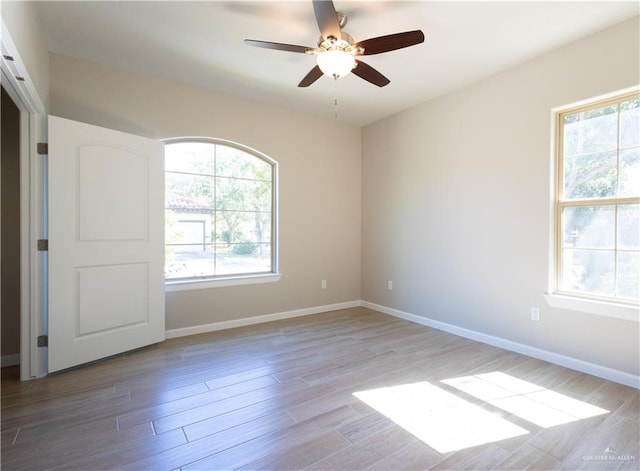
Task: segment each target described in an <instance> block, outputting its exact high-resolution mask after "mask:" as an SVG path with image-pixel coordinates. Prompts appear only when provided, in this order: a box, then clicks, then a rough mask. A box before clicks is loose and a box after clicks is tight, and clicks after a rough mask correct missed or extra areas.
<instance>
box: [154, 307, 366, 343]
mask: <svg viewBox="0 0 640 471" xmlns="http://www.w3.org/2000/svg"><path fill="white" fill-rule="evenodd" d="M359 306H362V302H361V301H349V302H345V303H339V304H328V305H325V306H316V307H309V308H304V309H296V310H294V311H286V312H277V313H274V314H265V315H262V316H253V317H245V318H243V319H235V320H232V321H222V322H213V323H211V324H204V325H196V326H193V327H183V328H180V329H171V330H167V331H166V332H165V337H166V338H168V339H172V338H176V337H184V336H186V335H194V334H204V333H207V332H214V331H217V330H225V329H233V328H235V327H244V326H247V325H253V324H262V323H264V322H271V321H279V320H282V319H291V318H293V317H302V316H309V315H312V314H320V313H322V312H329V311H337V310H340V309H349V308H352V307H359Z"/></svg>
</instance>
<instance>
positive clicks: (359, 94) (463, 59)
mask: <svg viewBox="0 0 640 471" xmlns="http://www.w3.org/2000/svg"><path fill="white" fill-rule="evenodd" d="M334 4H335V6H336V9H337V10H338V11H342V12H344V13H346V14H347V15H348V17H349V23H348V24H347V26H346V27H345V28H344V29H345V31H346V32H348V33H350V34H351V35H352V36H353V38H354V39H355V40H356V41H361V40H363V39H368V38H371V37H376V36H382V35H386V34H391V33H396V32H401V31H408V30H414V29H422V31H423V32H424V33H425V36H426V40H425V42H424V44H420V45H417V46H413V47H410V48H406V49H402V50H398V51H393V52H389V53H385V54H380V55H375V56H367V57H363V58H362V59H363V60H364V61H365V62H367V63H368V64H369V65H371V66H373V67H375V68H376V69H378V70H379V71H380V72H382V73H383V74H384V75H386V76H387V77H388V78H389V79H390V80H391V83H390V84H389V85H387V86H386V87H384V88H378V87H376V86H374V85H371V84H370V83H368V82H365V81H363V80H362V79H360V78H358V77H356V76H354V75H353V74H350V75H349V76H347V77H344V78H342V79H340V80H338V81H337V83H334V81H333V80H332V79H330V78H327V77H322V78H321V79H320V80H318V81H317V82H316V83H314V84H313V85H312V86H311V87H309V88H298V87H297V84H298V82H299V81H300V80H301V79H302V77H304V76H305V74H306V73H307V72H308V71H309V70H310V69H311V68H312V67H313V66H314V65H315V59H314V57H311V56H307V55H305V54H295V53H289V52H282V51H274V50H267V49H261V48H253V47H248V46H246V45H244V44H243V39H245V38H249V39H259V40H266V41H274V42H283V43H288V44H298V45H302V46H315V45H316V43H317V41H318V37H319V32H318V27H317V25H316V21H315V18H314V15H313V7H312V4H311V1H310V0H304V1H303V0H297V1H257V2H256V1H253V2H248V1H228V2H221V1H213V2H203V1H196V2H187V1H173V2H168V1H162V2H148V1H133V2H116V1H106V2H99V1H72V2H67V1H63V2H57V1H46V2H39V3H38V10H39V13H40V16H41V19H42V23H43V28H44V32H45V37H46V39H47V43H48V47H49V49H50V51H51V52H54V53H57V54H63V55H67V56H71V57H76V58H80V59H86V60H91V61H94V62H98V63H101V64H104V65H108V66H112V67H117V68H121V69H127V70H131V71H137V72H142V73H145V74H151V75H155V76H159V77H164V78H167V79H172V80H178V81H182V82H186V83H189V84H193V85H197V86H202V87H206V88H209V89H212V90H215V91H219V92H224V93H229V94H234V95H240V96H243V97H245V98H249V99H252V100H258V101H263V102H267V103H272V104H277V105H281V106H284V107H288V108H294V109H297V110H302V111H306V112H310V113H314V114H318V115H321V116H326V117H327V118H333V101H334V96H337V98H338V102H339V118H338V119H340V120H342V121H345V122H348V123H351V124H355V125H365V124H368V123H371V122H373V121H376V120H378V119H381V118H383V117H386V116H389V115H391V114H394V113H397V112H399V111H402V110H404V109H406V108H409V107H411V106H413V105H415V104H418V103H421V102H423V101H426V100H428V99H430V98H433V97H436V96H439V95H442V94H444V93H447V92H450V91H452V90H454V89H456V88H459V87H461V86H464V85H466V84H468V83H471V82H474V81H477V80H479V79H481V78H484V77H487V76H489V75H492V74H495V73H497V72H499V71H501V70H504V69H506V68H509V67H511V66H513V65H516V64H518V63H521V62H524V61H526V60H528V59H531V58H533V57H535V56H538V55H540V54H543V53H544V52H546V51H549V50H552V49H555V48H557V47H559V46H562V45H564V44H567V43H570V42H572V41H574V40H576V39H578V38H581V37H584V36H587V35H589V34H592V33H594V32H597V31H600V30H602V29H605V28H607V27H609V26H612V25H614V24H617V23H620V22H622V21H624V20H626V19H629V18H631V17H633V16H636V15H638V13H639V9H640V3H638V2H637V1H624V2H611V1H604V2H593V1H587V2H578V1H571V2H557V1H537V2H520V1H511V2H507V1H502V2H480V1H472V2H453V1H440V2H431V1H412V2H404V1H367V2H365V1H342V0H334Z"/></svg>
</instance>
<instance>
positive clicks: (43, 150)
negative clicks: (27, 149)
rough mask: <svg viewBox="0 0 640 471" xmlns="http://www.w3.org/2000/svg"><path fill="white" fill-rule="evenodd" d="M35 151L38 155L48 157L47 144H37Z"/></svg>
mask: <svg viewBox="0 0 640 471" xmlns="http://www.w3.org/2000/svg"><path fill="white" fill-rule="evenodd" d="M36 150H37V152H38V155H49V144H48V143H46V142H38V145H37V149H36Z"/></svg>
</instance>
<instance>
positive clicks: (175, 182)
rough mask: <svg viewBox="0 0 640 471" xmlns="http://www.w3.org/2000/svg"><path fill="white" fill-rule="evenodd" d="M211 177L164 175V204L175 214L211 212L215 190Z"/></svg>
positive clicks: (178, 174)
mask: <svg viewBox="0 0 640 471" xmlns="http://www.w3.org/2000/svg"><path fill="white" fill-rule="evenodd" d="M213 183H214V179H213V178H212V177H201V176H199V175H184V174H181V173H171V172H167V173H166V174H165V204H166V207H167V208H168V209H172V210H174V211H176V212H188V211H209V212H211V211H213V208H214V204H213V203H214V201H215V188H214V186H213Z"/></svg>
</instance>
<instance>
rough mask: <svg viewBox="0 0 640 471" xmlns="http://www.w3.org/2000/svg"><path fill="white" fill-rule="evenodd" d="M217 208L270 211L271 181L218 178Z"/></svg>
mask: <svg viewBox="0 0 640 471" xmlns="http://www.w3.org/2000/svg"><path fill="white" fill-rule="evenodd" d="M216 208H217V209H219V210H220V209H223V210H228V211H270V210H271V182H266V181H256V180H237V179H235V178H226V177H219V178H216Z"/></svg>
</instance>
